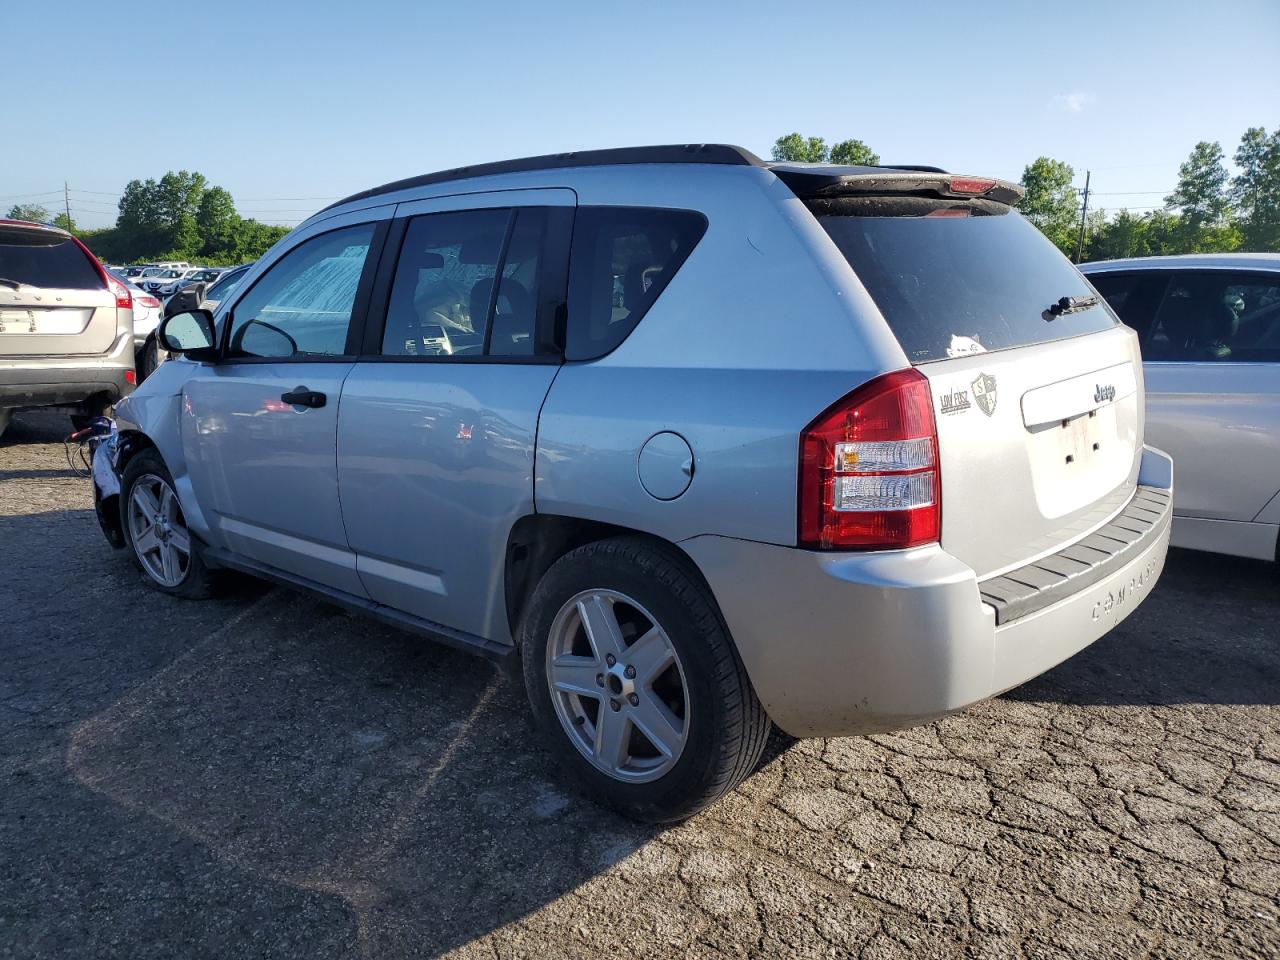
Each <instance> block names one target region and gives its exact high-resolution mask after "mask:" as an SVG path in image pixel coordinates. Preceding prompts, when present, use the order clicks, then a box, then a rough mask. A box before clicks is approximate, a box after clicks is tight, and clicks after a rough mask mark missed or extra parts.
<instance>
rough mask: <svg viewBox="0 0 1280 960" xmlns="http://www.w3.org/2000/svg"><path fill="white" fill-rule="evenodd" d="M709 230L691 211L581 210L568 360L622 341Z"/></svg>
mask: <svg viewBox="0 0 1280 960" xmlns="http://www.w3.org/2000/svg"><path fill="white" fill-rule="evenodd" d="M706 229H707V221H706V218H705V217H704V216H703V215H702V214H700V213H697V212H695V211H692V210H662V209H652V208H644V207H579V208H578V214H577V217H576V219H575V221H574V227H573V248H572V252H571V254H570V259H569V326H568V333H567V338H566V339H567V342H566V346H565V358H566V359H568V360H591V359H595V358H596V357H602V356H604V355H605V354H606V353H609V352H610V351H611V350H613V349H614V348H615V347H617V346H618V344H620V343H622V341H623V340H625V339H626V337H627V335H628V334H630V333H631V331H632V330H634V329H635V327H636V324H638V323H639V322H640V320H641V318H642V317H643V316H644V315H645V313H646V312H647V311H648V310H649V308H650V307H652V306H653V304H654V302H655V301H656V300H657V299H658V297H659V296H660V295H661V293H662V291H663V290H664V289H666V286H667V284H668V283H670V282H671V278H672V277H673V276H674V275H675V273H676V271H677V270H679V269H680V267H681V265H682V264H683V263H684V262H685V260H686V259H687V258H688V256H689V254H690V253H691V252H692V251H693V248H694V246H695V245H696V244H697V243H698V241H699V240H701V239H702V235H703V233H704V232H705V231H706Z"/></svg>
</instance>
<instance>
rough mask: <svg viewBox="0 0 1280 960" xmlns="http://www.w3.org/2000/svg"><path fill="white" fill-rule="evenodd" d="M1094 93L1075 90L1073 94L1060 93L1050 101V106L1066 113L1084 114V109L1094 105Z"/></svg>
mask: <svg viewBox="0 0 1280 960" xmlns="http://www.w3.org/2000/svg"><path fill="white" fill-rule="evenodd" d="M1093 101H1094V96H1093V94H1092V93H1085V92H1084V91H1083V90H1075V91H1073V92H1071V93H1060V94H1058V95H1057V96H1055V97H1054V98H1053V99H1052V100H1050V101H1049V106H1051V107H1053V109H1055V110H1061V111H1062V112H1064V113H1084V108H1085V107H1087V106H1088V105H1089V104H1091V103H1093Z"/></svg>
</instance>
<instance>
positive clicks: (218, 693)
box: [66, 591, 655, 956]
mask: <svg viewBox="0 0 1280 960" xmlns="http://www.w3.org/2000/svg"><path fill="white" fill-rule="evenodd" d="M66 763H67V766H68V768H69V769H70V771H71V772H72V773H73V775H74V776H75V778H76V779H77V780H78V781H79V782H80V783H81V784H82V785H84V786H85V787H88V788H89V789H91V790H93V791H94V792H95V793H98V794H100V795H103V796H105V797H108V798H110V799H111V800H112V801H114V802H115V803H117V804H119V805H120V806H122V807H124V808H127V809H129V810H131V811H135V812H136V813H138V814H143V815H146V816H149V817H152V818H154V819H156V820H158V821H160V822H161V823H163V824H164V825H166V826H167V827H169V828H171V829H172V830H174V831H176V832H178V833H180V834H182V835H184V836H185V837H187V838H190V839H193V840H196V841H198V842H199V843H201V844H203V845H205V846H206V847H208V849H209V850H211V851H212V852H213V853H214V854H215V855H216V856H217V857H218V858H219V859H221V860H223V861H225V862H227V863H229V864H232V865H234V866H235V867H236V868H238V869H239V870H242V871H243V872H245V873H246V874H249V875H251V876H253V877H256V878H258V879H259V880H267V881H271V882H273V883H280V884H287V885H291V886H294V887H297V888H300V889H302V890H306V891H312V892H316V893H323V894H330V895H333V896H337V897H339V898H341V899H342V900H343V901H344V902H345V904H346V906H347V908H348V909H349V910H350V913H351V915H352V916H353V917H354V920H355V923H356V928H357V935H358V938H359V943H360V946H361V948H362V952H363V953H364V955H365V956H378V955H380V954H381V953H383V952H384V948H390V946H391V945H392V944H401V945H402V944H404V943H406V942H411V943H414V944H415V945H416V947H417V949H419V950H421V952H422V953H424V954H436V953H440V952H445V951H447V950H449V949H450V948H452V947H456V946H459V945H461V944H464V943H467V942H469V941H471V940H473V939H475V938H476V937H479V936H482V935H484V934H486V933H488V932H490V931H491V930H493V929H495V928H497V927H500V926H502V925H504V924H506V923H508V922H510V921H513V920H516V919H518V918H520V917H523V916H525V915H527V914H529V913H532V912H534V911H536V910H537V909H539V908H540V907H542V906H543V905H545V904H547V903H549V902H551V901H553V900H556V899H558V898H560V897H561V896H563V895H564V894H566V893H569V892H570V891H572V890H574V889H575V888H576V887H578V886H579V885H580V884H582V883H583V882H585V881H586V880H588V879H590V878H591V877H593V876H595V875H596V874H597V873H599V872H600V871H602V870H604V869H606V868H607V867H608V866H610V865H611V864H613V863H616V862H617V861H619V860H621V859H622V858H624V857H626V856H627V855H629V854H630V853H632V852H633V851H635V850H636V849H638V848H639V847H640V846H641V845H642V844H644V843H645V842H646V841H647V840H649V839H650V838H651V837H652V836H653V835H654V833H655V831H654V830H652V829H650V828H646V827H641V826H639V825H636V824H633V823H629V822H627V821H626V820H623V819H622V818H620V817H617V816H615V815H613V814H612V813H609V812H607V811H605V810H603V809H601V808H599V807H597V806H595V805H594V804H592V803H590V802H589V801H586V800H585V799H582V798H579V797H577V796H575V795H574V794H572V793H571V792H569V790H568V789H567V788H566V787H565V785H564V781H563V779H562V777H561V776H560V775H559V773H558V772H557V770H556V769H554V767H553V766H552V764H551V763H550V762H549V760H548V757H547V756H546V755H545V754H544V753H543V752H542V751H541V750H540V749H538V748H537V747H536V745H535V743H534V740H533V730H532V728H531V722H530V720H529V717H528V713H527V710H526V708H525V706H524V702H523V691H522V689H521V688H520V687H519V686H518V684H517V683H516V682H515V681H514V680H513V679H512V678H511V677H510V676H509V675H508V674H506V673H505V672H503V671H500V670H498V669H497V668H495V667H494V666H492V665H490V664H488V663H486V662H485V661H482V660H479V659H476V658H473V657H468V656H465V655H462V654H458V653H455V652H452V651H449V650H446V649H444V648H440V647H436V646H434V645H432V644H429V643H425V642H423V641H421V640H419V639H416V638H414V637H410V636H407V635H403V634H399V633H396V632H394V631H391V630H384V629H382V628H380V627H376V626H371V625H369V624H367V623H364V622H361V621H356V620H353V619H351V618H349V617H347V616H346V615H344V614H342V613H340V612H336V611H333V610H331V609H329V608H327V607H324V606H322V605H319V604H316V603H313V602H311V601H309V600H307V599H305V598H302V597H298V596H294V595H291V594H289V593H286V592H283V591H271V592H269V593H267V594H265V595H264V596H263V597H261V598H260V599H258V600H256V601H254V602H253V603H252V604H251V605H250V606H248V607H246V609H245V611H244V612H243V613H242V614H241V615H239V616H237V617H236V618H235V620H234V622H233V623H229V624H228V625H227V627H225V628H223V629H221V630H219V631H215V632H214V634H213V635H212V636H211V637H210V638H209V639H207V640H204V641H202V642H201V643H198V644H197V645H195V646H194V647H193V648H192V649H191V650H190V651H189V652H188V653H187V654H185V655H183V656H182V657H181V658H179V659H178V660H177V661H175V662H174V663H172V664H171V665H169V666H168V667H167V668H165V669H163V670H161V671H159V672H158V673H156V674H155V675H154V676H152V677H150V678H149V679H148V680H146V681H145V682H144V683H142V684H140V685H139V686H138V687H136V688H135V689H133V690H132V691H130V693H129V694H128V695H127V696H125V697H124V698H122V699H121V700H120V701H118V702H116V703H114V704H112V705H111V706H110V707H108V708H107V709H106V710H103V711H101V712H99V713H97V714H96V715H94V716H92V717H90V718H89V719H87V720H85V721H84V722H82V723H80V724H79V725H77V727H76V729H75V730H74V732H73V734H72V736H71V740H70V744H69V746H68V749H67V752H66Z"/></svg>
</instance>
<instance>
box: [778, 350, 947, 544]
mask: <svg viewBox="0 0 1280 960" xmlns="http://www.w3.org/2000/svg"><path fill="white" fill-rule="evenodd" d="M799 508H800V509H799V536H798V542H799V545H800V546H801V547H806V548H808V549H813V550H895V549H902V548H904V547H914V546H918V545H920V544H922V543H931V542H933V541H935V540H937V539H938V537H939V535H940V533H941V530H942V484H941V481H940V476H939V472H938V431H937V426H936V424H935V422H934V418H933V400H932V397H931V396H930V393H929V381H928V380H927V379H925V377H924V375H923V374H921V373H919V372H918V371H916V370H914V369H912V370H899V371H896V372H894V373H886V374H885V375H884V376H882V377H877V378H876V379H875V380H872V381H871V382H870V383H867V384H864V385H863V386H861V387H859V388H858V389H857V390H855V391H854V392H853V393H851V394H849V395H848V396H847V397H845V398H844V399H843V400H841V401H839V402H838V403H836V404H835V405H834V406H832V407H830V408H828V409H827V410H826V411H824V412H823V413H822V414H821V415H820V416H819V417H818V418H817V419H816V420H814V421H813V422H812V423H811V424H809V426H808V427H806V428H805V430H804V432H803V433H801V435H800V496H799Z"/></svg>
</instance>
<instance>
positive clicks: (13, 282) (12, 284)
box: [0, 277, 22, 290]
mask: <svg viewBox="0 0 1280 960" xmlns="http://www.w3.org/2000/svg"><path fill="white" fill-rule="evenodd" d="M0 283H3V284H6V285H7V286H10V287H13V289H15V290H17V289H18V288H19V287H20V286H22V284H21V283H19V282H18V281H17V280H10V279H9V278H8V277H0Z"/></svg>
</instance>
